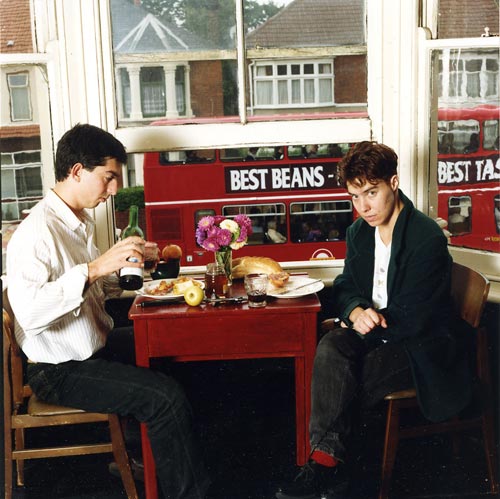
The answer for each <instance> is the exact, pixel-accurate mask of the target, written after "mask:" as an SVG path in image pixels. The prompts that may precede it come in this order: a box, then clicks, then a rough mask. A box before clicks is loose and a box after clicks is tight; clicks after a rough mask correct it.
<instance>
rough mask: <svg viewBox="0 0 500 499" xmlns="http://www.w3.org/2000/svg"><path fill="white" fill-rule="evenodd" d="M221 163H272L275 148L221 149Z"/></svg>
mask: <svg viewBox="0 0 500 499" xmlns="http://www.w3.org/2000/svg"><path fill="white" fill-rule="evenodd" d="M220 159H221V161H270V160H273V159H275V158H274V148H273V147H242V148H240V149H221V151H220Z"/></svg>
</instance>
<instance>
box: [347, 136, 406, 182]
mask: <svg viewBox="0 0 500 499" xmlns="http://www.w3.org/2000/svg"><path fill="white" fill-rule="evenodd" d="M397 173H398V156H397V154H396V153H395V152H394V151H393V150H392V149H391V148H390V147H389V146H386V145H384V144H379V143H378V142H371V141H368V140H365V141H363V142H358V143H357V144H355V145H354V146H352V147H351V149H350V150H349V151H348V153H347V154H346V155H345V156H344V158H342V160H341V161H340V162H339V165H338V179H339V184H340V185H341V187H344V188H345V187H347V182H349V183H351V184H358V185H363V184H364V183H365V182H369V183H371V184H375V183H377V181H379V180H384V181H385V182H388V181H389V180H390V179H391V177H393V176H394V175H397Z"/></svg>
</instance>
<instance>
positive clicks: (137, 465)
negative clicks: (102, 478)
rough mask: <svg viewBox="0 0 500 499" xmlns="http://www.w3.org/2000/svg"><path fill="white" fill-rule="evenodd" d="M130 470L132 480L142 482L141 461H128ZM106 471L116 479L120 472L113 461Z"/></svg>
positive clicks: (142, 470) (142, 465) (142, 467)
mask: <svg viewBox="0 0 500 499" xmlns="http://www.w3.org/2000/svg"><path fill="white" fill-rule="evenodd" d="M130 469H131V470H132V475H133V477H134V480H139V481H141V482H144V464H143V463H142V461H141V460H139V459H135V458H131V459H130ZM108 471H109V472H110V473H111V474H112V475H114V476H117V477H120V470H119V469H118V464H117V463H116V462H115V461H113V462H111V463H109V465H108Z"/></svg>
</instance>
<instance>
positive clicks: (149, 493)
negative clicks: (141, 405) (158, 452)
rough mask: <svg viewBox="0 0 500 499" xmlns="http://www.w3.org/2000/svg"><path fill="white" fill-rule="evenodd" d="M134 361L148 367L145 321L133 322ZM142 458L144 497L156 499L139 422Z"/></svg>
mask: <svg viewBox="0 0 500 499" xmlns="http://www.w3.org/2000/svg"><path fill="white" fill-rule="evenodd" d="M134 339H135V362H136V364H137V365H138V366H141V367H150V363H149V350H148V341H147V340H148V328H147V322H146V321H135V322H134ZM141 442H142V460H143V463H144V488H145V491H146V499H158V484H157V481H156V468H155V461H154V458H153V452H152V451H151V444H150V443H149V438H148V432H147V427H146V425H145V424H144V423H141Z"/></svg>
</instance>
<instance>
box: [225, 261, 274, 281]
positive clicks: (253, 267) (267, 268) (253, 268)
mask: <svg viewBox="0 0 500 499" xmlns="http://www.w3.org/2000/svg"><path fill="white" fill-rule="evenodd" d="M279 272H283V268H282V267H281V265H280V264H279V263H278V262H277V261H275V260H273V259H272V258H268V257H266V256H242V257H241V258H233V270H232V274H233V279H240V278H242V277H245V276H246V275H247V274H268V275H269V274H277V273H279Z"/></svg>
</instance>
